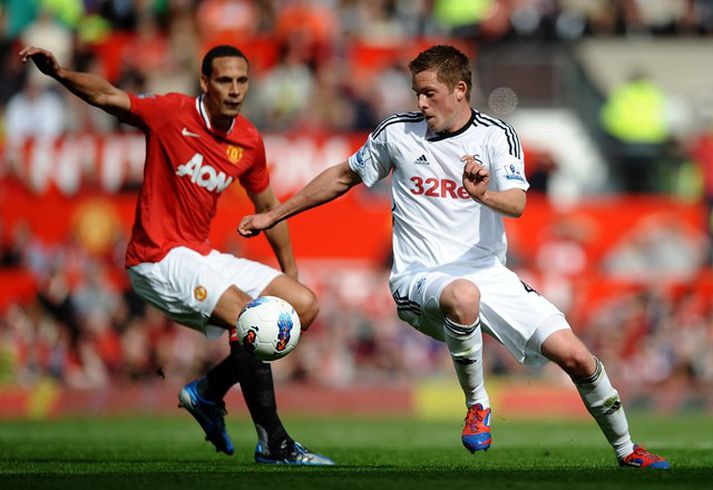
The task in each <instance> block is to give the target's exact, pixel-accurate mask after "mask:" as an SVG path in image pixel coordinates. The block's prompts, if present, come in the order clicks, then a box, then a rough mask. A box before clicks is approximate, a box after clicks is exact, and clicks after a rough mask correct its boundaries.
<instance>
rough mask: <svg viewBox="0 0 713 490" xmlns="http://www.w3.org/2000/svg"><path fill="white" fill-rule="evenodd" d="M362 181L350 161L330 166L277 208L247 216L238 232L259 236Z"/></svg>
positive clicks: (334, 197) (247, 235) (248, 235)
mask: <svg viewBox="0 0 713 490" xmlns="http://www.w3.org/2000/svg"><path fill="white" fill-rule="evenodd" d="M360 182H361V177H359V175H358V174H357V173H355V172H354V171H352V169H351V168H349V163H348V162H346V161H345V162H342V163H339V164H337V165H334V166H333V167H329V168H328V169H327V170H325V171H324V172H322V173H321V174H319V175H318V176H317V177H315V178H314V179H313V180H312V181H311V182H310V183H309V184H307V185H306V186H305V187H304V189H302V190H301V191H299V192H298V193H297V194H295V195H294V196H292V197H291V198H290V199H288V200H287V201H285V202H283V203H282V204H280V205H279V206H277V207H276V208H274V209H271V210H269V211H267V212H265V213H261V214H253V215H251V216H245V217H244V218H243V219H242V221H241V222H240V226H238V233H240V234H241V235H242V236H244V237H251V236H255V235H257V234H258V233H260V231H262V230H267V229H269V228H272V227H273V226H275V225H276V224H277V223H279V222H280V221H282V220H285V219H287V218H289V217H290V216H294V215H295V214H298V213H301V212H302V211H305V210H307V209H310V208H313V207H315V206H319V205H320V204H324V203H327V202H329V201H332V200H333V199H336V198H337V197H339V196H341V195H342V194H344V193H345V192H347V191H348V190H349V189H351V188H352V187H354V186H355V185H356V184H358V183H360Z"/></svg>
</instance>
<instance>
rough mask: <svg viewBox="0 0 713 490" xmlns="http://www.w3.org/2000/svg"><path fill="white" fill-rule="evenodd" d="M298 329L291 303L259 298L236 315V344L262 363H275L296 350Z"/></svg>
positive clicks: (270, 298) (298, 318) (298, 322)
mask: <svg viewBox="0 0 713 490" xmlns="http://www.w3.org/2000/svg"><path fill="white" fill-rule="evenodd" d="M301 328H302V326H301V324H300V317H299V316H297V312H296V311H295V309H294V308H293V307H292V305H291V304H289V303H288V302H287V301H285V300H283V299H280V298H276V297H275V296H260V297H258V298H255V299H254V300H252V301H251V302H249V303H248V304H246V305H245V306H244V307H243V310H242V311H241V312H240V315H239V316H238V324H237V334H238V342H239V343H240V345H241V346H242V347H243V349H245V350H246V351H248V352H249V353H250V354H252V355H253V356H255V357H257V358H258V359H260V360H261V361H274V360H276V359H280V358H282V357H285V356H286V355H287V354H289V353H290V352H291V351H292V349H294V348H295V346H296V345H297V342H298V341H299V340H300V331H301Z"/></svg>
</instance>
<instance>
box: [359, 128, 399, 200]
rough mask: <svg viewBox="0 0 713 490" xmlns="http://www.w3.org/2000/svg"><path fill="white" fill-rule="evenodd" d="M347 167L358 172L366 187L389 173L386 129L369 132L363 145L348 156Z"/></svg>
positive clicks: (389, 156)
mask: <svg viewBox="0 0 713 490" xmlns="http://www.w3.org/2000/svg"><path fill="white" fill-rule="evenodd" d="M349 168H351V169H352V170H353V171H354V172H355V173H357V174H359V176H360V177H361V180H362V181H363V182H364V184H365V185H366V186H367V187H371V186H373V185H374V184H376V183H377V182H378V181H380V180H381V179H383V178H384V177H386V176H387V175H389V172H391V155H390V154H389V149H388V144H387V131H386V130H382V131H379V132H373V133H371V134H370V135H369V138H368V139H367V140H366V143H364V146H362V147H361V148H359V150H358V151H357V152H356V153H355V154H353V155H352V156H351V157H349Z"/></svg>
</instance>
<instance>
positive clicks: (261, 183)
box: [239, 135, 270, 194]
mask: <svg viewBox="0 0 713 490" xmlns="http://www.w3.org/2000/svg"><path fill="white" fill-rule="evenodd" d="M239 179H240V185H242V186H243V187H244V188H245V190H246V191H248V192H251V193H253V194H257V193H258V192H262V191H264V190H265V189H266V188H267V186H268V185H270V174H269V173H268V171H267V159H266V158H265V143H264V142H263V140H262V136H260V135H258V144H257V148H256V149H255V160H254V161H253V164H252V165H251V166H250V167H249V168H248V169H247V170H246V171H245V172H243V174H242V175H241V176H240V177H239Z"/></svg>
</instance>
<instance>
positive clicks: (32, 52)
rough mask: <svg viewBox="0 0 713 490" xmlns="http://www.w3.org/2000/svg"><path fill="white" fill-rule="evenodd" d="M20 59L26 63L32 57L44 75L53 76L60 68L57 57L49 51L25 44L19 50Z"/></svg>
mask: <svg viewBox="0 0 713 490" xmlns="http://www.w3.org/2000/svg"><path fill="white" fill-rule="evenodd" d="M19 55H20V59H21V60H22V62H23V63H27V60H28V59H32V61H33V62H34V63H35V65H36V66H37V68H38V69H39V70H40V71H41V72H42V73H44V74H45V75H49V76H51V77H52V76H55V75H56V74H57V73H59V70H60V68H61V66H60V64H59V62H58V61H57V58H55V57H54V55H53V54H52V52H51V51H48V50H46V49H42V48H36V47H34V46H25V47H24V48H22V49H21V50H20V53H19Z"/></svg>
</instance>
